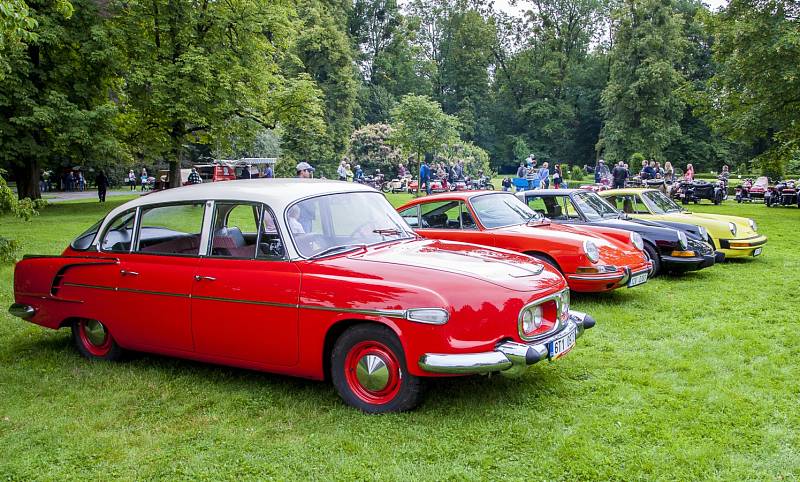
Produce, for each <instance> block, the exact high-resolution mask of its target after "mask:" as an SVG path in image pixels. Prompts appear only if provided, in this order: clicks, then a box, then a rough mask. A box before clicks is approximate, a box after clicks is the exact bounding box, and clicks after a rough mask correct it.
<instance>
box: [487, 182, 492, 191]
mask: <svg viewBox="0 0 800 482" xmlns="http://www.w3.org/2000/svg"><path fill="white" fill-rule="evenodd" d="M486 189H488V190H490V191H494V184H491V183H487V184H486Z"/></svg>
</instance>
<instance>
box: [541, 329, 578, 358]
mask: <svg viewBox="0 0 800 482" xmlns="http://www.w3.org/2000/svg"><path fill="white" fill-rule="evenodd" d="M575 331H576V327H575V326H574V325H572V329H571V330H570V331H569V332H568V333H566V334H565V335H563V336H561V337H560V338H558V339H557V340H553V341H551V342H550V343H548V344H547V349H548V351H549V354H548V356H549V358H550V359H551V360H555V359H557V358H561V357H562V356H564V355H566V354H567V352H569V351H570V350H572V347H573V346H575Z"/></svg>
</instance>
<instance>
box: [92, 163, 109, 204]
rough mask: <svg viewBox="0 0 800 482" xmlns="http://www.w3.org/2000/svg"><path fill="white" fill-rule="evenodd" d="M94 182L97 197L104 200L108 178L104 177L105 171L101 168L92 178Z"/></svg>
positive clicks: (102, 201) (101, 200)
mask: <svg viewBox="0 0 800 482" xmlns="http://www.w3.org/2000/svg"><path fill="white" fill-rule="evenodd" d="M94 184H95V185H96V186H97V197H98V198H100V202H101V203H104V202H106V190H108V178H107V177H106V173H105V172H103V170H102V169H100V171H98V173H97V176H95V178H94Z"/></svg>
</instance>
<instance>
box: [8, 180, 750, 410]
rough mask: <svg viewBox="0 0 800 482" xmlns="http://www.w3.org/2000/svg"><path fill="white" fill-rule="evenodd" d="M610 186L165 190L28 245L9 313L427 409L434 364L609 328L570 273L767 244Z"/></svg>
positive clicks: (116, 341) (97, 349)
mask: <svg viewBox="0 0 800 482" xmlns="http://www.w3.org/2000/svg"><path fill="white" fill-rule="evenodd" d="M654 193H657V194H658V195H661V197H659V196H658V195H657V194H654ZM601 195H602V196H606V199H604V198H602V197H600V196H598V195H597V194H594V193H590V192H585V191H581V190H552V191H547V190H544V191H531V192H522V193H518V195H516V196H515V195H514V194H511V193H506V192H492V191H477V192H474V191H464V192H450V193H442V194H439V195H433V196H428V197H425V198H420V199H416V200H414V201H411V202H409V203H407V204H406V205H404V206H401V207H399V208H398V209H397V210H395V209H394V208H392V206H391V205H390V204H389V203H388V201H387V200H386V199H385V198H384V197H383V195H382V194H380V193H379V192H377V191H376V190H375V189H373V188H370V187H367V186H363V185H360V184H356V183H344V182H338V181H323V180H307V179H306V180H299V179H290V180H287V179H280V180H279V179H258V180H239V181H235V182H224V183H209V184H202V185H194V186H187V187H183V188H180V189H172V190H167V191H160V192H156V193H153V194H150V195H148V196H144V197H141V198H139V199H136V200H133V201H130V202H128V203H125V204H123V205H121V206H119V207H117V208H116V209H114V210H112V211H111V212H110V213H108V215H107V216H106V217H105V218H104V219H102V220H101V221H99V222H98V223H96V224H95V225H94V226H92V227H90V228H89V229H88V230H87V231H86V232H84V233H83V234H81V235H80V236H78V237H77V238H76V239H75V240H74V241H73V242H72V244H71V245H70V246H69V247H67V248H66V249H65V250H64V252H63V253H62V254H61V255H60V256H26V257H25V258H24V259H23V260H22V261H20V262H19V263H18V264H17V266H16V269H15V274H14V298H15V299H14V301H15V302H14V304H13V305H12V306H11V307H10V312H11V313H12V314H14V315H16V316H19V317H20V318H22V319H25V320H28V321H30V322H32V323H35V324H38V325H41V326H44V327H47V328H52V329H59V328H66V327H69V328H70V329H71V332H72V338H73V340H74V343H75V345H76V346H77V349H78V351H79V352H80V353H81V354H83V355H84V356H86V357H87V358H90V359H100V360H117V359H120V358H123V357H124V355H125V353H126V352H128V351H142V352H150V353H158V354H163V355H169V356H176V357H181V358H189V359H194V360H200V361H204V362H210V363H218V364H223V365H230V366H237V367H243V368H249V369H255V370H262V371H268V372H274V373H282V374H288V375H294V376H300V377H306V378H311V379H317V380H323V379H326V380H330V381H331V382H332V383H333V385H334V386H335V388H336V390H337V392H338V393H339V395H340V396H341V397H342V399H343V400H344V401H345V402H346V403H347V404H349V405H352V406H354V407H357V408H359V409H361V410H364V411H366V412H372V413H378V412H389V411H401V410H409V409H412V408H414V407H415V406H416V405H417V404H418V403H419V402H420V400H421V394H422V382H423V380H424V379H435V378H437V377H442V376H462V375H471V374H491V373H500V374H502V375H506V376H512V377H514V376H519V375H521V374H522V373H524V372H525V370H526V369H527V368H528V367H529V366H531V365H533V364H536V363H539V362H541V361H544V360H549V361H555V360H558V359H559V358H561V357H562V356H564V355H566V354H567V353H569V352H570V351H571V350H572V349H573V348H574V346H575V344H576V339H578V338H579V337H581V336H582V335H583V333H584V332H585V331H586V330H588V329H590V328H592V327H593V326H594V325H595V320H594V319H593V318H592V317H591V316H590V315H589V314H586V313H582V312H580V311H576V310H574V309H573V308H572V306H571V304H570V291H571V290H576V291H593V292H599V291H608V290H613V289H620V288H626V287H627V288H631V287H635V286H639V285H642V284H644V283H646V282H647V281H648V280H649V279H650V278H651V277H652V276H654V275H656V274H657V273H658V272H659V271H662V270H664V271H690V270H696V269H702V268H705V267H708V266H711V265H713V264H714V263H715V262H717V261H720V260H721V259H722V258H723V253H724V254H725V255H728V253H731V254H730V255H744V254H750V255H756V254H759V253H760V250H761V249H762V247H763V245H764V243H766V237H763V236H759V235H758V234H757V233H756V226H755V223H753V222H752V221H748V220H741V221H740V220H738V219H734V218H730V219H727V218H726V219H724V220H719V219H706V218H702V217H699V215H690V214H687V213H684V212H683V211H682V209H681V208H680V207H678V206H677V205H674V203H672V201H671V200H670V199H669V198H667V197H666V196H663V194H661V193H660V192H659V191H653V190H627V191H613V190H611V191H604V192H603V193H601ZM607 200H610V201H611V202H610V203H609V202H607ZM619 203H621V204H622V205H623V209H622V211H623V212H620V211H618V210H616V209H615V207H614V204H617V205H619ZM670 203H671V204H670ZM626 206H627V207H626ZM629 208H630V209H629ZM651 209H652V210H653V211H650V210H651ZM646 216H652V217H658V218H659V219H660V221H659V222H655V221H650V220H645V219H635V217H641V218H645V217H646ZM665 216H674V217H677V218H678V219H661V218H663V217H665ZM692 216H696V217H692ZM718 224H719V226H718ZM720 226H721V227H722V228H724V230H725V232H724V233H723V232H721V231H720V229H721V228H720ZM726 233H729V234H726ZM747 243H749V244H748V247H744V246H743V244H747ZM756 251H757V252H756ZM130 306H136V307H137V309H136V310H130V309H126V308H125V307H130Z"/></svg>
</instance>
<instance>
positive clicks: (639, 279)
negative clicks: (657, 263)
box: [628, 272, 647, 288]
mask: <svg viewBox="0 0 800 482" xmlns="http://www.w3.org/2000/svg"><path fill="white" fill-rule="evenodd" d="M644 283H647V273H646V272H645V273H639V274H635V275H633V276H631V279H630V281H628V288H633V287H634V286H636V285H640V284H644Z"/></svg>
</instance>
